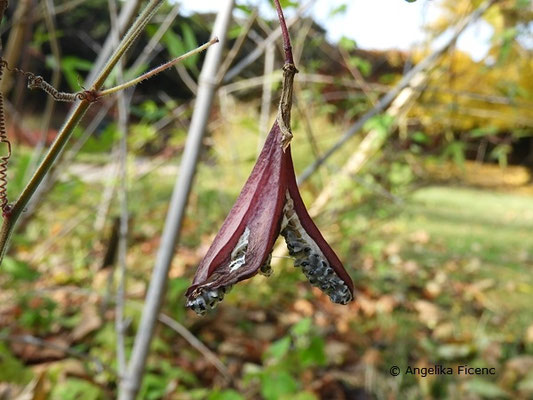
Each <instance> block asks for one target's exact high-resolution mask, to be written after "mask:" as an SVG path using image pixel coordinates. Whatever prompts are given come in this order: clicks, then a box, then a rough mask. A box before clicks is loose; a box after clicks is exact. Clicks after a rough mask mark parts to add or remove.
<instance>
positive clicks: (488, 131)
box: [470, 126, 498, 138]
mask: <svg viewBox="0 0 533 400" xmlns="http://www.w3.org/2000/svg"><path fill="white" fill-rule="evenodd" d="M497 133H498V128H497V127H496V126H486V127H483V128H476V129H472V130H471V131H470V136H472V137H473V138H478V137H483V136H494V135H495V134H497Z"/></svg>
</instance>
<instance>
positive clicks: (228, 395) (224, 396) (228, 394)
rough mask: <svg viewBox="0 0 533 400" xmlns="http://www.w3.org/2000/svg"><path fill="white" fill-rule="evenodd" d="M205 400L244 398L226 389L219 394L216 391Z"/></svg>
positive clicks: (237, 399) (242, 399)
mask: <svg viewBox="0 0 533 400" xmlns="http://www.w3.org/2000/svg"><path fill="white" fill-rule="evenodd" d="M207 400H244V397H243V396H241V395H240V394H239V393H238V392H236V391H235V390H231V389H228V390H223V391H221V392H219V391H218V390H217V391H214V392H212V393H211V394H209V397H208V398H207Z"/></svg>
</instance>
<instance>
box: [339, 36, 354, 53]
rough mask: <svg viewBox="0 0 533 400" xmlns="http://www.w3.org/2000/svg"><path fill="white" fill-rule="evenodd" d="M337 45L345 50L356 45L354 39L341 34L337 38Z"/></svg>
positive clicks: (351, 48)
mask: <svg viewBox="0 0 533 400" xmlns="http://www.w3.org/2000/svg"><path fill="white" fill-rule="evenodd" d="M339 47H341V48H343V49H344V50H346V51H350V50H353V49H355V48H356V47H357V43H356V42H355V40H353V39H350V38H347V37H346V36H343V37H341V38H340V40H339Z"/></svg>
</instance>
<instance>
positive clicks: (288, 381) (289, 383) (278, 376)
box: [261, 371, 298, 400]
mask: <svg viewBox="0 0 533 400" xmlns="http://www.w3.org/2000/svg"><path fill="white" fill-rule="evenodd" d="M297 391H298V383H297V382H296V380H295V379H294V378H293V377H292V376H291V375H290V374H289V373H288V372H286V371H272V373H269V374H265V375H263V376H262V377H261V394H262V395H263V397H264V398H265V400H279V399H280V398H281V397H283V396H286V395H289V394H293V393H295V392H297Z"/></svg>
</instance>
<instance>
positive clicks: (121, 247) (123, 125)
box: [108, 0, 128, 377]
mask: <svg viewBox="0 0 533 400" xmlns="http://www.w3.org/2000/svg"><path fill="white" fill-rule="evenodd" d="M108 3H109V15H110V19H111V35H110V37H111V38H112V43H113V47H115V46H116V45H117V44H118V42H119V25H118V21H117V19H118V18H117V3H116V0H108ZM123 62H124V60H123V59H122V60H120V62H119V63H118V65H117V80H118V83H122V80H123V78H124V71H123ZM117 106H118V131H119V133H120V143H119V146H118V154H119V157H118V158H119V173H118V175H119V190H118V195H119V202H120V226H119V235H118V265H117V271H116V272H117V292H116V296H115V299H116V304H115V331H116V335H117V365H118V375H119V376H121V377H122V376H124V374H125V372H126V366H127V364H126V339H125V330H126V324H125V322H124V302H125V300H126V292H125V280H126V253H127V237H128V193H127V178H128V176H127V169H126V162H127V154H128V153H127V152H128V148H127V142H126V132H127V129H128V112H127V108H128V100H127V99H126V94H125V93H124V92H122V91H121V92H118V93H117Z"/></svg>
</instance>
